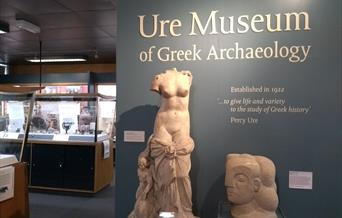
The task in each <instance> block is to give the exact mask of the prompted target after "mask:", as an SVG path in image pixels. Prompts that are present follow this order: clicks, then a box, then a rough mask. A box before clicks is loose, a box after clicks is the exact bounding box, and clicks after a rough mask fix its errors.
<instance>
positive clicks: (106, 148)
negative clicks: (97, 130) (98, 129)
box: [103, 140, 110, 159]
mask: <svg viewBox="0 0 342 218" xmlns="http://www.w3.org/2000/svg"><path fill="white" fill-rule="evenodd" d="M109 157H110V142H109V140H105V141H103V159H107V158H109Z"/></svg>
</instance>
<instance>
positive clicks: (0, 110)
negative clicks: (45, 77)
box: [0, 87, 35, 161]
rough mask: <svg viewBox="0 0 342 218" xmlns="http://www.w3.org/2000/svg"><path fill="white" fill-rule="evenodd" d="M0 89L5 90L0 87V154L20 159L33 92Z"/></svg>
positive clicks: (25, 137)
mask: <svg viewBox="0 0 342 218" xmlns="http://www.w3.org/2000/svg"><path fill="white" fill-rule="evenodd" d="M1 89H4V90H5V91H7V89H6V88H5V87H1V88H0V104H1V107H0V155H1V156H2V157H6V155H9V157H13V156H15V158H16V159H17V160H18V161H21V159H22V155H23V149H24V145H25V144H26V141H27V132H28V128H29V126H28V123H30V118H31V114H32V108H33V103H34V96H35V94H34V93H33V92H28V93H21V92H4V91H1ZM12 90H14V89H12ZM11 155H12V156H11Z"/></svg>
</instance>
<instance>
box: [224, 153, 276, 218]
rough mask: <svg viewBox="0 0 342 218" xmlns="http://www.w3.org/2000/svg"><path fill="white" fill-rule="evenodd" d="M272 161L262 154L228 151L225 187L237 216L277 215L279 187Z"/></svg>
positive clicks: (232, 211) (232, 212)
mask: <svg viewBox="0 0 342 218" xmlns="http://www.w3.org/2000/svg"><path fill="white" fill-rule="evenodd" d="M275 172H276V170H275V166H274V164H273V162H272V161H271V160H270V159H268V158H266V157H263V156H252V155H249V154H229V155H227V157H226V178H225V186H226V190H227V197H228V200H229V201H230V202H231V203H232V208H231V214H232V216H233V217H234V218H277V215H276V213H275V211H276V209H277V207H278V196H277V187H276V184H275V182H274V180H275Z"/></svg>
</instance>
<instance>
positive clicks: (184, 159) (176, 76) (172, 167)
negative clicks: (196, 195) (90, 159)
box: [129, 69, 195, 218]
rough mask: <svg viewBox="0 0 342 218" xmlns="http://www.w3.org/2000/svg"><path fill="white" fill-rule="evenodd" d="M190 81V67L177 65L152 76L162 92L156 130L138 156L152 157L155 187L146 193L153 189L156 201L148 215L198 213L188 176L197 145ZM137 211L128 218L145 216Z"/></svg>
mask: <svg viewBox="0 0 342 218" xmlns="http://www.w3.org/2000/svg"><path fill="white" fill-rule="evenodd" d="M191 82H192V75H191V73H190V72H189V71H180V72H178V71H177V70H176V69H170V70H166V71H165V72H164V73H161V74H158V75H156V76H155V77H154V79H153V80H152V84H151V90H152V91H155V92H157V93H158V94H160V97H161V104H160V108H159V111H158V113H157V115H156V118H155V122H154V129H153V134H152V135H151V136H150V138H149V140H148V143H147V147H146V149H145V151H143V152H142V153H141V154H140V155H139V160H140V159H143V158H146V159H148V160H149V162H150V164H149V170H150V172H151V175H152V176H151V178H152V188H151V189H150V190H149V192H148V194H147V195H149V194H150V193H152V194H151V197H150V199H152V201H154V203H153V205H154V206H153V208H152V206H148V207H149V208H148V209H146V210H148V211H149V212H148V213H149V216H146V217H148V218H156V217H158V214H159V213H160V212H174V213H175V215H176V217H177V218H193V217H195V216H194V215H193V213H192V201H191V197H192V191H191V183H190V177H189V172H190V169H191V160H190V154H191V152H192V151H193V149H194V141H193V140H192V138H191V137H190V115H189V110H188V106H189V92H190V86H191ZM139 178H140V176H139ZM139 180H140V179H139ZM138 190H139V188H138ZM137 195H138V193H137ZM138 199H139V196H137V201H136V206H135V208H138V207H137V204H139V203H138ZM148 205H150V204H148ZM135 211H136V209H134V210H133V211H132V213H131V214H130V217H129V218H135V217H136V218H138V217H139V218H141V217H142V216H133V215H134V214H135ZM144 217H145V216H144Z"/></svg>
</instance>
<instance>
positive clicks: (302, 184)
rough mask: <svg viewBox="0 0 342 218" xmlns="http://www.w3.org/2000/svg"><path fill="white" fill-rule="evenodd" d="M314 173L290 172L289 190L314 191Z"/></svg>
mask: <svg viewBox="0 0 342 218" xmlns="http://www.w3.org/2000/svg"><path fill="white" fill-rule="evenodd" d="M312 177H313V173H312V172H302V171H289V188H293V189H310V190H311V189H312Z"/></svg>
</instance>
